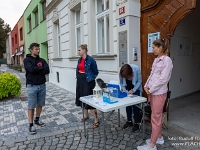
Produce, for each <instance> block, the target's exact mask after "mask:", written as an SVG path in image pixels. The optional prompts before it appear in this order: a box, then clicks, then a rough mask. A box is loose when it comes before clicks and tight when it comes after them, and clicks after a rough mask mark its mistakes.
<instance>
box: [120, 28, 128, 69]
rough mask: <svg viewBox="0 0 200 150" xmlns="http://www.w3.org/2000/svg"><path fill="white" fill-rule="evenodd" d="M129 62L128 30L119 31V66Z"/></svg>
mask: <svg viewBox="0 0 200 150" xmlns="http://www.w3.org/2000/svg"><path fill="white" fill-rule="evenodd" d="M124 64H127V31H123V32H119V67H122V66H123V65H124Z"/></svg>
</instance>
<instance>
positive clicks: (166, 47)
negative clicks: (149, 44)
mask: <svg viewBox="0 0 200 150" xmlns="http://www.w3.org/2000/svg"><path fill="white" fill-rule="evenodd" d="M153 44H154V45H155V46H157V47H160V46H161V47H162V52H163V53H164V54H169V40H168V39H167V38H164V39H157V40H155V41H154V42H153Z"/></svg>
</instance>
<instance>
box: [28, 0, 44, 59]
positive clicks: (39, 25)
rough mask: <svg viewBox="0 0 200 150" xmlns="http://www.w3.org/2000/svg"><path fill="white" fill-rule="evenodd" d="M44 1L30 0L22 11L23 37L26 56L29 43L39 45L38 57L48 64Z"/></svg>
mask: <svg viewBox="0 0 200 150" xmlns="http://www.w3.org/2000/svg"><path fill="white" fill-rule="evenodd" d="M45 8H46V0H32V1H31V2H30V3H29V5H28V6H27V8H26V10H25V11H24V35H25V39H26V40H25V46H26V54H28V53H30V51H29V49H28V48H29V46H30V44H31V43H34V42H36V43H39V44H40V57H42V58H44V59H45V60H46V61H47V62H48V46H47V24H46V16H45V15H44V10H45Z"/></svg>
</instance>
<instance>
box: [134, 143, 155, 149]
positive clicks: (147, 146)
mask: <svg viewBox="0 0 200 150" xmlns="http://www.w3.org/2000/svg"><path fill="white" fill-rule="evenodd" d="M137 149H138V150H157V147H156V145H155V146H154V147H153V148H151V146H150V145H149V144H146V145H143V146H138V147H137Z"/></svg>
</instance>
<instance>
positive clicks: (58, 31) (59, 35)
mask: <svg viewBox="0 0 200 150" xmlns="http://www.w3.org/2000/svg"><path fill="white" fill-rule="evenodd" d="M56 32H57V48H58V51H57V54H58V58H61V56H62V52H61V41H60V39H61V33H60V23H59V21H58V22H57V23H56Z"/></svg>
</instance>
